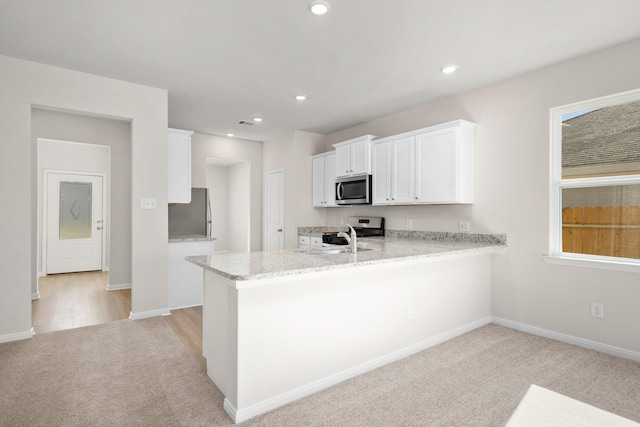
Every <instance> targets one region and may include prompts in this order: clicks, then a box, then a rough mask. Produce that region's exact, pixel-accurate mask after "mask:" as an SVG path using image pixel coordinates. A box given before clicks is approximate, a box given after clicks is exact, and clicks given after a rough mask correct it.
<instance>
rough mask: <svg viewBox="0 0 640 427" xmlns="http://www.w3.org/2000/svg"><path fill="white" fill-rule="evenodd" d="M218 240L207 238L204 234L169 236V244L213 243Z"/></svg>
mask: <svg viewBox="0 0 640 427" xmlns="http://www.w3.org/2000/svg"><path fill="white" fill-rule="evenodd" d="M213 240H216V238H215V237H207V236H205V235H203V234H180V235H171V236H169V243H179V242H211V241H213Z"/></svg>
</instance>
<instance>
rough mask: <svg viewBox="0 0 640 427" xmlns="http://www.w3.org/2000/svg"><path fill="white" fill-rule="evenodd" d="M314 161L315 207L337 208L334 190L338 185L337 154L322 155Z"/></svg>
mask: <svg viewBox="0 0 640 427" xmlns="http://www.w3.org/2000/svg"><path fill="white" fill-rule="evenodd" d="M311 159H312V176H313V178H312V182H313V184H312V191H313V195H312V198H313V206H315V207H320V208H325V207H328V206H336V198H335V195H334V191H335V190H334V188H335V183H336V153H335V152H329V153H322V154H316V155H314V156H312V157H311Z"/></svg>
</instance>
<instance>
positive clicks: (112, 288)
mask: <svg viewBox="0 0 640 427" xmlns="http://www.w3.org/2000/svg"><path fill="white" fill-rule="evenodd" d="M123 289H131V283H116V284H113V283H108V284H107V291H121V290H123Z"/></svg>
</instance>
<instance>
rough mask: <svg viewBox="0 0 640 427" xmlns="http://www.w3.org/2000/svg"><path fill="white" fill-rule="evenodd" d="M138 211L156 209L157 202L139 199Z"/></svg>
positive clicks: (143, 198)
mask: <svg viewBox="0 0 640 427" xmlns="http://www.w3.org/2000/svg"><path fill="white" fill-rule="evenodd" d="M140 209H158V200H157V199H150V198H146V197H141V198H140Z"/></svg>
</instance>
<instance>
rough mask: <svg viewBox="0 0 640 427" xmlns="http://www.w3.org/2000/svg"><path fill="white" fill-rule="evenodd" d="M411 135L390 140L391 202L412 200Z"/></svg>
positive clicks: (412, 146)
mask: <svg viewBox="0 0 640 427" xmlns="http://www.w3.org/2000/svg"><path fill="white" fill-rule="evenodd" d="M413 141H414V139H413V136H401V137H398V138H393V139H392V140H391V204H392V205H393V204H408V203H413V201H414V191H413V183H414V144H413Z"/></svg>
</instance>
